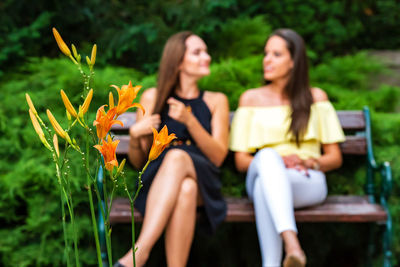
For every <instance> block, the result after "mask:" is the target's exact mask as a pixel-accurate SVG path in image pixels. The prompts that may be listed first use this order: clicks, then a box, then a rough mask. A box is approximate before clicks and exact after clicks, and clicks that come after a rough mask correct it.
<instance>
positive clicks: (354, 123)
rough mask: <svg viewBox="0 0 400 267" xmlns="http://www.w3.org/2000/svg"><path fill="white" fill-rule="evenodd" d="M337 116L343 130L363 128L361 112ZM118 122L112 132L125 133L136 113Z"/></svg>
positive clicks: (343, 112)
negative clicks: (120, 123)
mask: <svg viewBox="0 0 400 267" xmlns="http://www.w3.org/2000/svg"><path fill="white" fill-rule="evenodd" d="M233 114H234V112H230V114H229V115H230V116H229V118H230V121H232V117H233ZM337 115H338V117H339V121H340V124H341V125H342V128H343V130H345V131H346V130H359V129H364V128H365V120H364V114H363V112H362V111H347V110H339V111H337ZM118 120H120V121H122V123H123V124H124V126H121V125H119V124H114V125H113V126H112V127H111V130H112V131H127V130H129V127H130V126H131V125H132V124H134V123H135V121H136V113H135V112H125V113H123V114H121V115H120V116H119V117H118Z"/></svg>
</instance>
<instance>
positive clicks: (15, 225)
mask: <svg viewBox="0 0 400 267" xmlns="http://www.w3.org/2000/svg"><path fill="white" fill-rule="evenodd" d="M228 28H229V27H228ZM211 71H212V75H210V76H209V77H205V78H204V79H202V80H201V82H200V87H201V88H202V89H205V90H212V91H222V92H224V93H225V94H226V95H228V96H229V101H230V107H231V109H235V108H236V107H237V102H238V99H239V97H240V94H241V93H242V92H243V91H245V90H246V89H248V88H255V87H258V86H260V85H261V84H262V83H263V81H262V55H251V53H250V54H249V55H248V56H245V57H244V58H241V59H236V58H230V59H226V60H224V59H222V58H221V59H220V62H218V63H213V64H212V66H211ZM381 71H384V67H383V66H382V65H381V64H380V63H379V62H376V61H375V60H374V59H370V58H369V57H368V54H367V53H358V54H355V55H353V56H345V57H341V58H334V59H332V60H329V61H326V62H325V63H323V64H320V65H318V66H316V67H314V68H312V70H311V83H312V85H313V86H318V87H321V88H322V89H324V90H325V91H327V93H328V95H329V97H330V99H331V100H332V102H333V103H334V105H335V107H336V108H337V109H361V108H362V107H363V106H364V105H368V106H369V107H370V108H371V109H372V125H373V137H374V140H373V141H374V144H375V147H374V148H375V154H376V157H377V159H378V160H379V162H381V161H383V160H387V161H389V162H391V164H392V167H393V174H394V191H393V197H392V198H391V202H390V204H391V211H392V216H393V218H394V223H395V227H397V225H399V223H400V221H399V219H398V218H400V210H399V208H398V207H399V198H398V197H396V196H397V195H398V194H399V189H398V188H400V187H399V186H400V180H399V178H398V175H397V174H398V173H400V156H399V155H400V153H399V150H400V146H399V144H400V142H399V138H400V137H399V136H400V116H399V115H398V114H396V113H393V111H394V110H396V109H398V107H399V100H400V95H399V88H398V87H393V86H388V85H384V84H382V85H380V84H377V83H374V77H375V76H376V74H378V73H380V72H381ZM5 78H7V79H5ZM129 80H132V82H133V83H134V84H142V85H144V87H145V88H149V87H153V86H155V84H156V75H155V74H152V75H147V76H146V75H144V74H143V73H141V72H139V71H136V70H134V69H127V68H120V67H111V66H107V67H104V68H100V69H97V70H96V74H95V83H94V84H93V87H94V90H95V93H94V99H93V102H92V104H91V107H90V109H91V111H92V113H94V111H95V110H96V108H97V107H99V106H100V105H103V104H105V103H107V99H108V98H107V94H108V91H109V90H110V87H109V86H110V84H116V85H118V86H121V85H122V84H126V83H127V82H128V81H129ZM79 81H80V76H79V74H78V72H77V71H76V69H75V66H74V65H73V64H71V63H70V62H68V59H47V58H41V59H38V58H31V59H30V60H29V62H28V63H27V64H25V65H23V66H21V67H20V71H19V72H12V73H11V72H10V73H7V75H5V76H3V79H2V80H0V88H1V91H2V103H5V104H3V105H1V108H0V136H1V137H2V138H1V139H0V146H1V147H2V150H0V157H1V158H3V160H2V161H0V173H1V174H2V175H1V179H0V224H1V225H2V227H1V229H0V257H1V262H2V263H3V265H5V266H32V265H38V266H60V265H64V264H65V259H64V257H63V238H62V226H61V221H60V216H61V211H60V203H59V202H60V201H59V191H58V185H57V182H56V181H55V173H54V168H53V166H52V164H51V160H50V158H49V155H48V154H47V151H46V149H45V148H44V147H43V146H42V145H41V143H40V141H39V139H38V138H37V136H36V133H35V132H34V130H33V127H32V125H31V123H30V120H29V118H28V114H27V109H28V107H27V105H26V102H25V92H29V94H30V95H31V98H32V100H33V102H34V103H35V106H36V109H37V110H38V112H39V114H40V116H41V117H42V119H43V120H45V121H47V118H46V116H45V110H46V108H50V109H51V111H52V112H53V114H54V115H55V116H56V118H58V119H59V120H60V121H65V109H64V106H63V104H62V102H61V99H60V95H59V90H60V89H64V91H65V92H66V93H67V94H68V96H69V97H70V99H71V101H72V103H73V104H74V105H76V106H77V105H78V104H79V103H81V102H82V101H83V99H82V98H81V97H80V96H79V92H80V91H81V83H80V82H79ZM3 101H4V102H3ZM10 114H12V115H10ZM91 119H93V118H91ZM231 157H232V155H230V156H229V158H228V160H227V161H226V163H225V164H224V167H223V169H222V181H223V185H224V186H223V193H224V194H225V195H232V196H243V195H245V187H244V176H243V175H242V174H239V173H237V172H236V171H235V169H234V167H233V160H232V158H231ZM81 164H82V163H81V160H80V159H79V158H77V157H72V159H71V162H70V165H71V174H70V176H69V177H70V179H71V181H72V182H73V191H74V196H76V198H74V201H75V202H76V203H75V206H76V207H77V218H78V222H77V225H78V229H79V242H80V247H81V248H82V250H81V251H82V253H81V260H82V262H83V263H84V265H85V266H93V265H95V264H96V257H95V250H94V239H93V236H92V232H91V231H92V230H91V224H90V221H89V209H88V199H87V193H86V190H85V188H84V183H85V178H84V177H85V175H84V173H83V171H82V170H81ZM126 173H127V177H128V179H132V178H133V177H136V174H137V173H136V172H135V171H133V170H132V169H128V170H127V171H126ZM365 175H366V174H365V168H364V161H363V159H362V158H360V157H349V158H345V165H344V166H343V168H341V169H340V170H339V171H336V172H333V173H329V175H328V181H329V182H328V184H329V190H330V192H331V193H332V194H338V193H339V194H342V193H343V194H344V193H349V194H362V191H363V185H364V183H365ZM131 181H132V183H131V186H132V187H133V185H134V182H133V179H132V180H131ZM119 190H120V191H119V194H123V193H124V192H122V190H121V187H120V189H119ZM235 227H237V226H232V228H234V229H236V228H235ZM302 227H303V226H302ZM324 227H325V226H324ZM324 227H323V228H322V230H321V231H329V232H330V234H329V235H327V237H326V238H327V239H329V240H332V242H338V240H341V242H343V243H344V244H346V246H345V248H346V249H343V250H338V249H336V250H335V249H334V248H332V247H331V246H329V242H328V243H327V244H328V245H324V246H323V247H321V249H320V250H319V251H318V253H315V254H312V258H311V262H310V264H311V265H315V266H317V265H318V264H317V263H316V262H318V260H320V261H319V262H326V259H327V258H329V257H332V253H337V254H340V253H344V254H345V252H346V251H348V250H354V251H356V254H354V255H355V256H354V259H357V258H361V257H362V256H360V255H362V251H363V250H362V248H361V249H360V248H358V246H359V243H357V242H356V243H357V244H355V243H354V242H353V241H352V240H351V238H348V236H351V234H349V233H350V232H352V231H353V230H352V229H350V228H348V227H346V226H343V227H337V226H326V227H325V228H324ZM228 228H229V227H228ZM303 228H304V231H302V232H303V234H302V236H303V238H305V240H313V239H315V238H316V237H315V227H314V228H313V227H309V226H304V227H303ZM311 228H312V229H311ZM318 229H320V226H319V227H318ZM324 229H325V230H324ZM230 231H233V230H232V229H231V230H229V231H227V232H226V231H225V232H224V231H223V233H221V234H220V235H221V236H224V238H225V237H226V238H229V236H230V235H231V234H232V232H230ZM246 231H253V232H254V229H247V230H246ZM318 231H319V230H318ZM318 231H317V233H318ZM363 231H364V230H363ZM364 232H365V231H364ZM398 233H399V232H398V231H396V230H395V236H394V244H398V240H400V235H399V234H398ZM302 236H300V237H301V238H302ZM117 238H118V237H117ZM379 238H380V237H379ZM228 240H229V239H228ZM253 241H254V240H253ZM253 241H249V242H253ZM202 242H203V241H202ZM204 242H211V243H209V244H208V245H209V246H210V247H213V248H214V249H215V250H216V248H215V244H212V243H213V242H215V241H213V240H211V241H204ZM254 242H256V241H254ZM363 242H364V241H363ZM364 243H365V242H364ZM364 243H363V244H364ZM195 246H198V245H195ZM305 247H306V249H313V246H312V244H311V243H310V242H308V241H306V242H305ZM363 247H364V245H363ZM125 248H126V247H123V246H117V249H118V251H115V252H114V255H116V256H119V255H122V253H123V251H122V250H124V249H125ZM199 249H200V248H199ZM230 249H232V250H236V249H238V250H241V249H240V248H236V247H232V248H230ZM255 251H257V250H255ZM213 253H215V254H218V252H217V251H214V252H213ZM241 253H242V254H243V255H242V254H241V255H242V256H243V257H244V258H245V257H246V255H248V254H246V253H250V254H251V253H254V251H253V252H241ZM394 253H395V256H397V255H400V247H399V246H397V245H394ZM194 257H199V256H194ZM356 264H361V263H355V265H356Z"/></svg>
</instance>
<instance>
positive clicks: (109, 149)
mask: <svg viewBox="0 0 400 267" xmlns="http://www.w3.org/2000/svg"><path fill="white" fill-rule="evenodd" d="M118 143H119V140H115V141H113V140H112V139H111V137H110V136H108V138H107V142H106V141H105V140H103V144H102V145H95V146H94V147H95V148H96V149H97V150H99V151H100V153H101V154H102V155H103V158H104V162H105V165H106V169H107V170H109V171H112V169H113V168H114V167H118V161H117V157H116V154H115V151H116V149H117V146H118Z"/></svg>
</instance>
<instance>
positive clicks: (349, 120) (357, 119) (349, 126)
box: [337, 110, 365, 131]
mask: <svg viewBox="0 0 400 267" xmlns="http://www.w3.org/2000/svg"><path fill="white" fill-rule="evenodd" d="M337 115H338V117H339V121H340V124H341V125H342V128H343V130H345V131H346V130H364V129H365V119H364V114H363V112H362V111H358V110H354V111H353V110H338V111H337Z"/></svg>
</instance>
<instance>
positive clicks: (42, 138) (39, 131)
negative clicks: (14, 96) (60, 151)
mask: <svg viewBox="0 0 400 267" xmlns="http://www.w3.org/2000/svg"><path fill="white" fill-rule="evenodd" d="M29 116H30V117H31V121H32V125H33V128H34V129H35V132H36V133H37V135H38V136H39V139H40V141H42V143H43V145H44V146H45V147H46V148H48V149H49V150H51V147H50V144H49V143H48V142H47V140H46V138H45V136H44V133H43V131H42V128H41V127H40V124H39V122H38V120H37V118H36V116H35V114H33V111H32V110H31V109H29Z"/></svg>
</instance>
